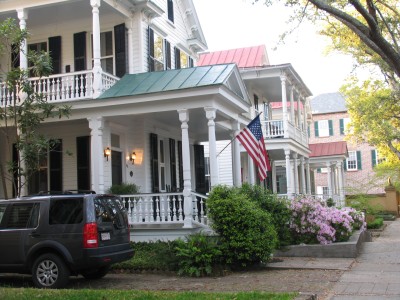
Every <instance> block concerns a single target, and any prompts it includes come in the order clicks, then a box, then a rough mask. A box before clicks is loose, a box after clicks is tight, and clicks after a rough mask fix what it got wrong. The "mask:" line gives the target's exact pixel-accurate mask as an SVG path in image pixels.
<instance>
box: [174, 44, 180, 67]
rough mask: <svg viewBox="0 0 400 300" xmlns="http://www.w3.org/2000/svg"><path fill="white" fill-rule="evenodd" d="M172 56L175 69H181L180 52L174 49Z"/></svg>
mask: <svg viewBox="0 0 400 300" xmlns="http://www.w3.org/2000/svg"><path fill="white" fill-rule="evenodd" d="M174 56H175V69H180V68H181V50H179V48H176V47H174Z"/></svg>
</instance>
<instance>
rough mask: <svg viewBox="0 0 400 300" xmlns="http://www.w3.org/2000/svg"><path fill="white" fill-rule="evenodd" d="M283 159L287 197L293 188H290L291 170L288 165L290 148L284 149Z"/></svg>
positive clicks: (290, 194)
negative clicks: (284, 162)
mask: <svg viewBox="0 0 400 300" xmlns="http://www.w3.org/2000/svg"><path fill="white" fill-rule="evenodd" d="M285 161H286V189H287V195H288V197H291V196H292V193H293V189H292V182H291V181H292V180H291V178H292V170H291V167H290V150H289V149H285Z"/></svg>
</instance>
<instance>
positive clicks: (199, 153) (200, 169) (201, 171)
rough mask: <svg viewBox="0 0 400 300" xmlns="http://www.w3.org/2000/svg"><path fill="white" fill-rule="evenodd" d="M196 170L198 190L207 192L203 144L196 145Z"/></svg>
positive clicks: (202, 192)
mask: <svg viewBox="0 0 400 300" xmlns="http://www.w3.org/2000/svg"><path fill="white" fill-rule="evenodd" d="M194 170H195V178H196V192H197V193H201V194H205V193H206V192H207V190H206V170H205V160H204V146H203V145H194Z"/></svg>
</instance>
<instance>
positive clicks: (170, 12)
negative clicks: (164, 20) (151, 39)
mask: <svg viewBox="0 0 400 300" xmlns="http://www.w3.org/2000/svg"><path fill="white" fill-rule="evenodd" d="M168 20H170V21H171V22H172V23H174V1H173V0H168Z"/></svg>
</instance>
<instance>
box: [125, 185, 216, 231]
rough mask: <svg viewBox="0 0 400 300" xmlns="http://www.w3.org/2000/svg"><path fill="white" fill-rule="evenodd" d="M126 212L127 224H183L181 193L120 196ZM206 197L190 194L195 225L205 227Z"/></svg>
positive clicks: (182, 199)
mask: <svg viewBox="0 0 400 300" xmlns="http://www.w3.org/2000/svg"><path fill="white" fill-rule="evenodd" d="M121 198H122V200H123V202H124V204H125V207H126V208H127V210H128V219H129V224H131V225H138V224H173V223H175V224H177V223H178V224H179V223H181V224H183V223H184V220H185V218H186V216H185V214H184V206H185V203H184V197H183V193H157V194H135V195H122V196H121ZM206 199H207V197H206V196H204V195H201V194H197V193H193V192H192V194H191V201H192V207H193V209H192V219H193V221H194V222H195V223H198V224H203V225H207V224H208V219H207V215H206V211H205V203H206Z"/></svg>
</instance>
